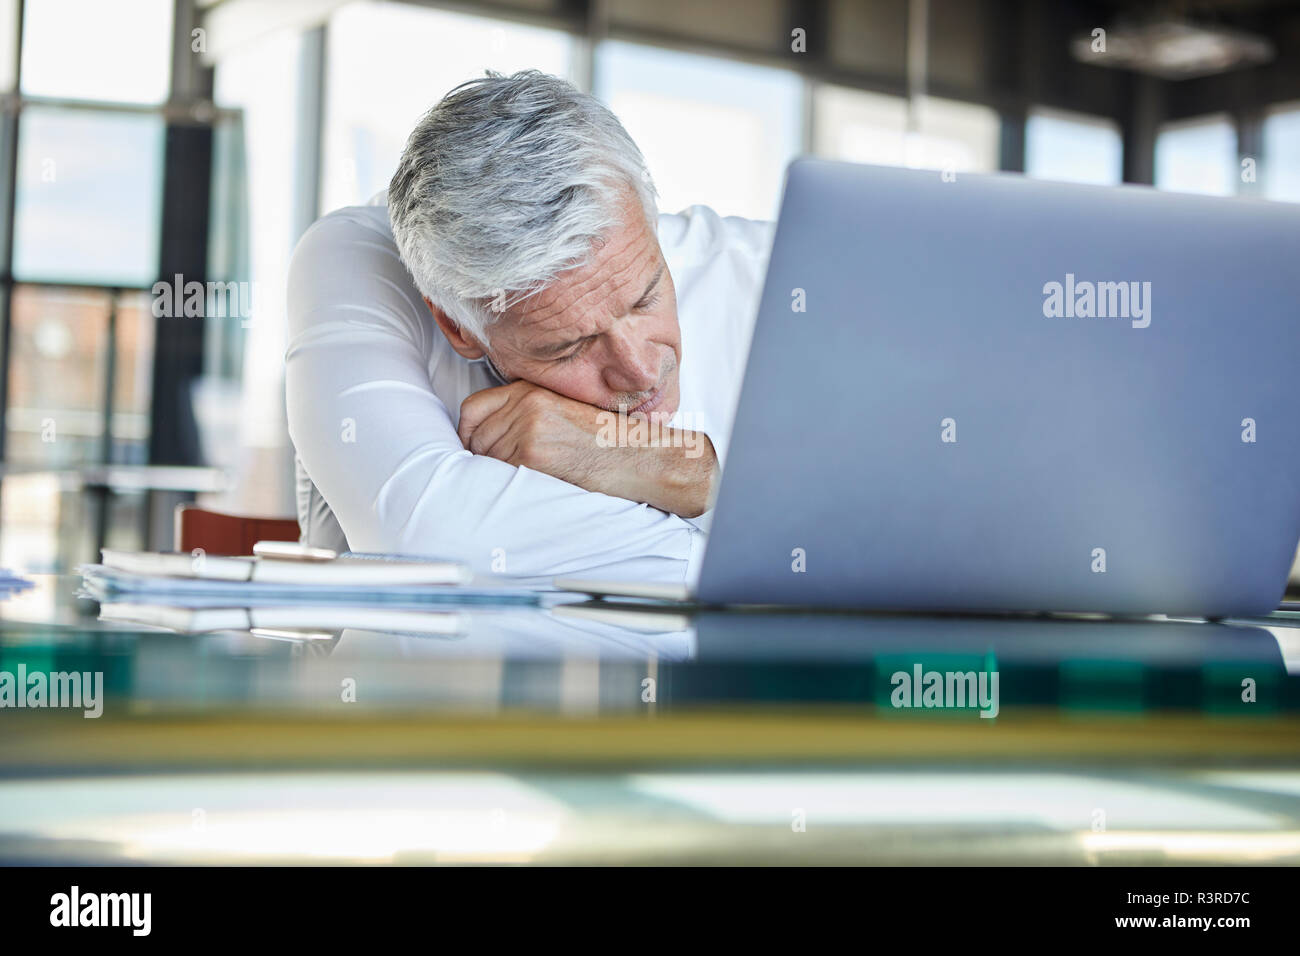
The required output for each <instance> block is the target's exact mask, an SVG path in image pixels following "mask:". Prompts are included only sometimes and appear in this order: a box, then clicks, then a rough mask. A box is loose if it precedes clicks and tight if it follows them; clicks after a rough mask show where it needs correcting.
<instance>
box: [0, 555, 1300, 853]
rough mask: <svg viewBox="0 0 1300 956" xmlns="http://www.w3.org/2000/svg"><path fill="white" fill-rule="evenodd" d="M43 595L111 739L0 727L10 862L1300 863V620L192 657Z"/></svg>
mask: <svg viewBox="0 0 1300 956" xmlns="http://www.w3.org/2000/svg"><path fill="white" fill-rule="evenodd" d="M37 584H38V586H37V587H36V588H35V589H34V590H33V591H30V592H27V593H26V594H24V595H20V596H18V597H16V598H14V599H13V600H11V601H9V602H5V603H4V604H0V672H8V673H15V672H17V670H18V668H19V667H20V666H21V667H22V668H23V669H24V670H26V671H27V672H34V671H44V672H73V671H77V672H88V673H89V672H101V673H102V674H103V682H104V702H103V716H102V717H100V718H98V719H86V718H83V717H82V716H81V713H80V712H77V711H71V710H68V709H63V710H58V709H51V708H27V709H22V710H19V709H5V710H3V711H0V721H3V722H4V725H5V729H6V732H5V733H3V734H2V735H0V771H2V772H3V777H2V778H0V859H11V860H35V861H43V860H51V859H72V860H83V859H84V860H99V861H102V860H108V859H132V860H135V859H138V860H146V861H166V862H177V861H189V860H193V861H199V862H204V861H220V860H259V861H272V862H293V861H302V860H309V859H310V860H372V859H382V860H392V861H397V862H433V861H451V860H538V861H546V862H549V861H554V862H583V861H590V862H607V861H615V860H627V861H637V862H668V861H673V862H697V861H698V862H719V861H735V862H762V861H767V860H772V861H777V860H780V861H789V862H837V863H844V862H1077V863H1089V862H1091V863H1097V862H1104V863H1110V862H1122V863H1128V862H1153V861H1154V862H1161V861H1163V862H1211V863H1219V862H1265V861H1266V862H1289V863H1295V862H1300V713H1298V712H1300V641H1298V640H1297V639H1296V638H1297V637H1300V615H1281V614H1280V615H1275V616H1273V617H1271V618H1269V619H1266V620H1262V621H1229V622H1223V623H1206V622H1202V621H1181V620H1165V619H1159V620H1157V619H1148V620H1109V619H1101V618H1087V619H1082V618H1074V619H1065V618H1047V617H1027V616H1020V617H1001V618H999V617H959V616H946V617H927V616H920V615H878V614H877V615H867V614H834V613H824V612H816V613H814V612H807V613H796V612H789V611H782V612H771V611H763V612H760V611H747V612H731V611H712V610H705V611H700V612H698V613H694V614H689V615H688V614H684V613H681V612H680V611H677V610H672V609H665V608H652V607H647V606H641V605H634V604H628V603H613V602H593V601H585V600H584V601H579V602H575V603H571V604H563V605H559V606H555V607H549V608H530V607H466V608H446V609H440V610H439V611H435V612H432V614H435V615H438V616H439V617H438V618H437V619H436V621H435V622H434V623H429V622H424V623H423V624H422V622H421V621H420V620H418V619H415V618H412V619H409V620H407V619H401V620H400V621H399V622H398V623H400V625H401V626H400V628H397V629H394V628H393V627H392V620H391V619H390V620H389V621H388V622H386V623H387V625H388V627H387V628H386V629H384V628H365V627H334V628H330V627H323V626H320V627H318V626H306V622H298V626H292V627H289V626H284V624H283V621H282V620H276V619H272V618H263V619H262V620H261V622H260V624H259V621H257V620H252V619H250V620H248V621H246V622H245V623H247V624H250V625H253V627H251V628H250V627H245V628H243V629H238V630H237V629H230V628H228V627H227V628H224V629H220V630H213V631H210V632H203V633H179V632H176V631H172V630H164V629H161V628H158V627H149V626H143V625H132V624H129V623H122V622H114V623H107V622H103V621H100V620H98V618H97V615H98V609H97V608H96V607H95V606H93V605H90V604H88V603H87V602H79V601H77V600H76V599H75V598H74V593H75V590H76V585H77V581H76V579H75V578H71V577H42V578H39V579H38V581H37ZM362 611H364V609H362ZM229 620H230V619H227V622H226V623H229ZM333 620H334V621H335V622H337V621H338V620H339V618H338V617H337V616H335V617H334V618H333ZM430 620H431V621H432V620H433V619H432V618H431V619H430ZM268 622H269V623H268ZM366 622H367V619H366V618H365V617H364V616H362V617H361V618H360V619H359V620H358V623H366ZM190 623H199V624H201V623H203V621H201V620H198V619H194V620H191V621H190ZM209 623H210V622H209ZM217 623H222V622H221V621H220V620H219V619H218V621H217ZM199 811H201V817H202V819H204V820H206V821H208V823H205V825H204V826H205V828H204V829H201V830H198V831H196V830H195V829H194V827H193V826H192V822H193V821H192V820H191V819H190V818H191V816H192V814H193V813H196V812H199ZM195 819H199V817H197V816H196V817H195ZM219 821H220V822H222V825H223V826H224V827H225V828H224V829H222V828H220V827H217V826H216V824H217V823H218V822H219ZM800 826H802V829H801V828H800ZM327 833H328V834H329V836H328V838H326V836H325V834H327ZM204 834H206V836H205V835H204Z"/></svg>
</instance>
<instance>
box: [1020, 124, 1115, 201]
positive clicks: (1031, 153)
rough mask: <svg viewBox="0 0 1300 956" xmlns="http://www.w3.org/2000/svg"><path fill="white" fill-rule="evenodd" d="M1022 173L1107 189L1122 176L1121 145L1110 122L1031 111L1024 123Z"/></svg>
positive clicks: (1113, 125)
mask: <svg viewBox="0 0 1300 956" xmlns="http://www.w3.org/2000/svg"><path fill="white" fill-rule="evenodd" d="M1025 172H1026V173H1027V174H1029V175H1030V176H1035V177H1037V178H1039V179H1055V180H1060V181H1063V182H1071V183H1096V184H1098V185H1102V186H1107V185H1114V184H1116V183H1118V182H1120V181H1121V180H1122V179H1123V176H1124V142H1123V139H1122V138H1121V137H1120V133H1119V127H1118V126H1116V124H1115V123H1113V122H1111V121H1110V120H1106V119H1101V118H1100V117H1094V116H1086V115H1084V114H1082V113H1062V112H1057V111H1054V110H1041V109H1035V110H1033V111H1031V112H1030V114H1029V120H1028V122H1026V123H1025Z"/></svg>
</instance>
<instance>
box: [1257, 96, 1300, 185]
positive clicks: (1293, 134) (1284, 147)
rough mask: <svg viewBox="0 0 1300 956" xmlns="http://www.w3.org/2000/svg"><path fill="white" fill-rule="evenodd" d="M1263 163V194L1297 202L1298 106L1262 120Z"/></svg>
mask: <svg viewBox="0 0 1300 956" xmlns="http://www.w3.org/2000/svg"><path fill="white" fill-rule="evenodd" d="M1263 165H1264V169H1263V174H1264V175H1263V177H1262V181H1263V186H1264V197H1265V198H1266V199H1286V200H1289V201H1290V202H1300V106H1291V107H1289V108H1284V109H1279V110H1277V111H1275V112H1273V113H1272V114H1270V115H1269V116H1268V117H1267V118H1266V119H1265V120H1264V164H1263Z"/></svg>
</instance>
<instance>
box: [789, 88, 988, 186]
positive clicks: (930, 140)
mask: <svg viewBox="0 0 1300 956" xmlns="http://www.w3.org/2000/svg"><path fill="white" fill-rule="evenodd" d="M813 118H814V123H813V148H814V150H815V151H816V152H817V154H818V155H819V156H825V157H826V158H828V159H842V160H847V161H848V162H853V163H876V164H879V165H885V166H913V167H917V168H920V169H952V170H954V171H956V172H992V171H993V170H995V169H997V168H998V140H999V134H1000V128H999V120H998V115H997V113H996V112H995V111H994V110H992V109H989V108H988V107H986V106H979V105H977V104H973V103H961V102H957V101H955V100H943V99H938V98H936V97H932V96H928V97H921V98H920V99H918V100H917V103H916V116H915V118H914V119H915V122H916V130H915V131H914V132H908V108H907V100H905V99H903V98H902V97H899V96H886V95H884V94H881V93H867V92H863V91H861V90H853V89H848V88H845V87H837V86H827V85H821V86H818V87H817V89H816V91H815V92H814V94H813Z"/></svg>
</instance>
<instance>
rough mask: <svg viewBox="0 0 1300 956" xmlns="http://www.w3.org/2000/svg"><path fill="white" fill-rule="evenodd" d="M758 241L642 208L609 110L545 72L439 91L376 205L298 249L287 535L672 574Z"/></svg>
mask: <svg viewBox="0 0 1300 956" xmlns="http://www.w3.org/2000/svg"><path fill="white" fill-rule="evenodd" d="M385 198H386V207H385V204H384V202H385ZM771 240H772V228H771V225H770V224H768V223H759V222H751V221H748V220H744V219H738V218H734V217H728V218H723V217H720V216H718V215H717V214H716V213H714V212H713V211H712V210H710V209H707V208H705V207H702V206H692V207H690V208H689V209H687V210H685V211H683V212H682V213H680V214H677V215H660V214H659V213H658V212H657V210H656V208H655V190H654V186H653V184H652V183H651V179H650V176H649V174H648V172H647V170H646V166H645V161H644V160H643V158H642V156H641V152H640V150H638V149H637V147H636V145H635V143H633V142H632V140H631V138H630V137H629V136H628V134H627V133H626V131H625V130H624V129H623V127H622V125H621V124H620V123H619V121H618V119H617V118H616V117H615V116H614V114H613V113H611V112H610V111H609V110H608V109H607V108H606V107H605V106H603V105H602V104H601V103H600V102H599V101H598V100H596V99H595V98H593V97H591V96H589V95H587V94H584V93H581V92H579V91H578V90H577V89H575V88H574V87H573V86H572V85H570V84H569V83H566V82H565V81H563V80H560V79H558V78H556V77H552V76H548V75H546V74H543V73H539V72H537V71H532V70H530V71H525V72H522V73H516V74H514V75H513V76H500V75H497V74H492V73H489V74H488V75H487V76H486V77H484V78H482V79H478V80H473V81H471V82H468V83H465V84H462V85H461V86H459V87H457V88H456V89H454V90H452V91H451V92H450V93H449V94H448V95H447V96H446V97H444V98H443V99H442V100H441V102H439V103H438V104H437V105H436V106H435V107H434V108H433V109H432V110H430V111H429V112H428V113H427V114H426V115H425V116H424V117H423V118H422V119H421V120H420V122H419V124H418V125H417V126H416V128H415V131H414V132H413V133H412V134H411V136H410V138H409V140H408V141H407V144H406V148H405V150H404V151H403V153H402V157H401V161H400V163H399V165H398V168H397V172H396V174H395V175H394V176H393V179H392V182H391V184H390V185H389V188H388V191H387V195H386V197H385V196H384V194H380V195H379V196H377V197H375V199H372V200H371V202H370V204H368V205H366V206H354V207H347V208H344V209H339V210H336V211H335V212H332V213H330V214H329V215H327V216H325V217H323V218H322V219H320V220H319V221H317V222H316V223H315V224H314V225H312V227H311V228H310V229H308V230H307V232H306V233H305V234H304V235H303V237H302V239H301V240H300V241H299V243H298V247H297V249H296V250H295V251H294V256H293V261H292V263H291V266H290V270H289V283H288V308H289V326H290V327H289V335H290V338H289V346H288V350H287V352H286V357H285V379H286V389H287V408H288V416H289V432H290V435H291V437H292V439H293V443H294V447H295V449H296V451H297V467H298V517H299V521H300V523H301V525H302V531H303V540H304V542H306V543H308V544H312V545H318V546H324V547H331V548H334V549H335V550H345V549H347V548H351V549H352V550H355V551H376V552H387V553H410V554H426V555H440V556H446V557H452V558H456V559H459V560H462V561H465V562H467V563H469V564H470V565H471V566H472V567H473V568H474V570H475V571H479V572H498V573H508V574H516V575H523V576H528V577H533V576H541V577H547V576H552V575H568V574H590V575H593V576H594V575H597V574H598V575H600V576H601V577H605V578H623V579H628V580H647V581H657V582H663V583H674V584H684V583H686V584H689V583H691V582H692V580H693V579H694V576H695V574H696V572H697V570H698V563H699V559H700V556H701V555H702V552H703V537H704V534H705V532H706V530H707V526H708V517H709V513H708V509H709V507H710V504H711V500H712V495H713V494H714V493H715V492H716V485H717V478H718V474H719V470H720V468H721V464H722V462H723V460H724V458H725V454H726V441H727V436H728V434H729V432H730V429H731V420H732V416H733V414H734V411H735V402H736V400H737V398H738V396H739V389H740V378H741V375H742V374H743V371H744V366H745V358H746V353H747V351H748V346H749V339H750V335H751V333H752V327H753V321H754V317H755V314H756V312H757V304H758V295H759V292H760V288H761V284H762V279H763V274H764V270H765V267H766V262H767V256H768V254H769V251H770V248H771Z"/></svg>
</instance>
